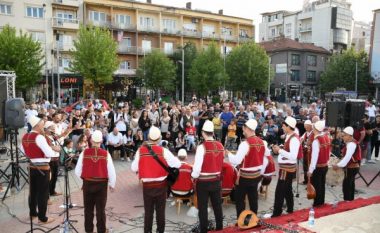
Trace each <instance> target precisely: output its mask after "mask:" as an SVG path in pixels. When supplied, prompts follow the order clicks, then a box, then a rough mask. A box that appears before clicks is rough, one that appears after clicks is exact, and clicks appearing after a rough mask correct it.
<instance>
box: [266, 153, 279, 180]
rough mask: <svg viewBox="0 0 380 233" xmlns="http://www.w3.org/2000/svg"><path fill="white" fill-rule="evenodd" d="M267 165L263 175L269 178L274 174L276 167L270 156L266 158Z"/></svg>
mask: <svg viewBox="0 0 380 233" xmlns="http://www.w3.org/2000/svg"><path fill="white" fill-rule="evenodd" d="M267 159H268V165H267V167H266V168H265V171H264V175H266V176H269V175H273V174H274V173H275V172H276V165H275V164H274V160H273V157H272V155H269V156H267Z"/></svg>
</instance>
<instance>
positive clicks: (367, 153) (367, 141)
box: [362, 113, 376, 164]
mask: <svg viewBox="0 0 380 233" xmlns="http://www.w3.org/2000/svg"><path fill="white" fill-rule="evenodd" d="M363 122H364V129H365V137H364V140H363V143H364V148H365V149H363V153H362V154H363V156H362V157H365V159H363V164H364V161H365V162H366V163H376V161H373V160H372V159H371V157H372V150H371V137H372V127H373V126H372V124H371V122H370V121H369V116H368V114H367V113H366V114H364V118H363Z"/></svg>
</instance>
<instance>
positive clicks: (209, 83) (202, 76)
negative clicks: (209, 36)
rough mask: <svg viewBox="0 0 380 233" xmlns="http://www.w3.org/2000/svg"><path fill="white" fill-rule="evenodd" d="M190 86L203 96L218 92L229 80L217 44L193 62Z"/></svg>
mask: <svg viewBox="0 0 380 233" xmlns="http://www.w3.org/2000/svg"><path fill="white" fill-rule="evenodd" d="M189 80H190V85H191V87H192V88H193V90H196V91H197V92H198V93H199V94H200V95H201V96H206V95H207V94H208V93H209V91H215V90H218V89H219V87H221V86H223V84H224V83H225V82H226V81H227V80H228V77H227V75H226V73H225V72H224V65H223V59H222V57H221V54H220V51H219V49H218V47H217V45H216V44H215V43H211V44H210V45H209V46H208V48H207V49H206V50H204V51H202V52H201V53H200V54H199V55H198V56H197V57H196V58H195V59H194V61H193V64H192V66H191V69H190V74H189Z"/></svg>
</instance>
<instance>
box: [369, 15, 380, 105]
mask: <svg viewBox="0 0 380 233" xmlns="http://www.w3.org/2000/svg"><path fill="white" fill-rule="evenodd" d="M369 66H370V73H371V76H372V78H373V83H374V84H375V86H376V95H375V97H376V98H377V100H379V98H380V94H379V87H380V9H377V10H374V11H373V22H372V32H371V49H370V53H369Z"/></svg>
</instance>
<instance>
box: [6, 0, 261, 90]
mask: <svg viewBox="0 0 380 233" xmlns="http://www.w3.org/2000/svg"><path fill="white" fill-rule="evenodd" d="M81 23H83V24H84V25H96V26H100V27H105V28H107V29H109V30H110V31H111V33H112V35H113V38H114V39H115V41H116V42H117V43H118V57H119V59H120V67H119V69H118V70H117V71H116V72H115V79H117V80H119V81H120V78H121V79H122V78H125V77H128V79H129V80H132V81H133V77H134V76H136V69H137V67H138V64H139V61H140V60H141V59H142V58H143V57H144V56H145V55H146V54H148V53H150V52H151V51H154V50H160V51H162V52H164V53H165V54H167V55H170V54H172V53H173V52H174V51H175V50H176V49H177V48H178V47H180V46H183V45H184V44H186V43H187V42H192V43H194V44H195V45H196V47H197V48H198V49H203V48H205V47H207V46H208V44H209V43H211V42H212V41H215V42H216V43H217V44H218V45H219V46H220V48H221V51H222V53H223V52H226V53H228V52H229V51H230V50H231V49H232V48H233V47H234V46H237V45H238V44H239V43H242V42H245V41H249V40H254V38H255V35H254V32H255V28H254V25H253V21H252V20H251V19H245V18H240V17H234V16H227V15H224V14H223V10H219V12H217V13H212V12H210V11H204V10H196V9H192V7H191V2H189V3H187V4H186V6H184V7H183V8H177V7H171V6H164V5H157V4H154V3H152V1H151V0H147V1H146V2H142V1H133V0H131V1H128V0H45V1H44V0H0V28H1V27H3V26H4V25H5V24H10V25H11V26H13V27H16V28H17V29H22V30H23V31H26V32H28V33H30V34H31V35H32V37H33V38H35V40H38V41H40V42H41V44H42V47H43V49H44V53H45V54H46V58H47V60H46V64H47V65H46V67H45V69H44V70H43V71H41V73H42V74H43V75H44V76H47V77H48V80H49V81H48V84H49V91H50V92H49V95H50V96H51V93H52V92H55V93H56V87H57V74H58V73H59V75H60V80H61V86H62V87H63V88H62V91H61V93H60V95H61V96H64V97H66V96H68V95H71V96H73V95H74V96H76V95H81V94H82V93H84V92H85V90H83V78H82V77H80V76H78V75H75V74H72V73H70V71H69V70H68V68H69V66H70V62H71V57H70V53H69V51H70V50H72V49H74V46H73V42H74V41H75V39H76V38H77V33H78V29H79V25H80V24H81ZM58 71H59V72H58ZM42 80H45V78H43V79H42ZM127 83H128V84H131V81H129V82H127ZM132 85H133V84H132ZM120 86H122V85H116V87H120ZM111 87H112V89H114V87H115V85H111ZM71 89H73V90H74V91H70V90H71ZM82 91H83V92H82ZM44 94H45V92H44ZM57 95H58V94H56V95H55V96H57Z"/></svg>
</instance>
